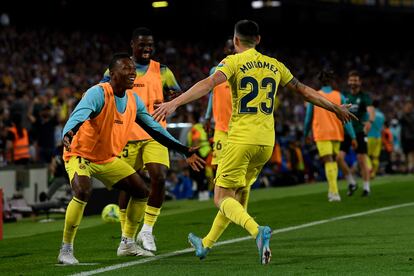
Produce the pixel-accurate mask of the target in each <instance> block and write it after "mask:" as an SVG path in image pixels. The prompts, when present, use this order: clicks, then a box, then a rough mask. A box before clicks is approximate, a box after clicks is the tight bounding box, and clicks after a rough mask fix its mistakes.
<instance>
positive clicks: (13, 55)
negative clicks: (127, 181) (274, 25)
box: [0, 27, 414, 197]
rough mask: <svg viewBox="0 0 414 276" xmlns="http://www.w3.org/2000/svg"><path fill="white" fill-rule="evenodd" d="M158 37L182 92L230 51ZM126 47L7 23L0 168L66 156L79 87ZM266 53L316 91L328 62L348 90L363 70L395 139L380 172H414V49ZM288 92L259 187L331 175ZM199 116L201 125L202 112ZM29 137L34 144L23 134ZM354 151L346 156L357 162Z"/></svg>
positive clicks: (114, 39) (189, 109)
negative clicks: (350, 76)
mask: <svg viewBox="0 0 414 276" xmlns="http://www.w3.org/2000/svg"><path fill="white" fill-rule="evenodd" d="M155 39H156V41H155V42H156V53H155V57H156V58H155V59H156V60H158V61H160V62H161V63H163V64H166V65H167V66H168V67H169V68H170V69H171V70H172V71H173V73H174V74H175V77H176V79H177V80H178V83H179V84H180V86H181V88H182V89H183V90H186V89H188V88H189V87H190V86H191V85H192V84H194V83H195V82H196V81H198V80H200V79H202V78H204V77H205V76H207V75H208V74H209V70H210V68H211V67H212V66H214V65H216V64H217V63H218V62H219V61H220V60H221V59H222V58H223V55H222V48H223V47H222V45H223V44H224V40H223V41H214V43H212V42H211V41H209V42H208V43H205V42H199V43H194V42H191V41H186V42H183V41H159V40H157V37H155ZM129 50H130V49H129V41H128V39H125V38H122V37H120V36H117V35H110V34H102V33H101V34H99V33H88V32H77V31H53V30H46V29H38V30H16V29H15V28H13V27H1V29H0V130H1V133H0V166H7V165H13V164H15V163H17V164H28V163H44V164H51V163H52V160H53V159H54V158H55V156H59V155H60V154H61V153H60V151H61V147H60V149H59V150H57V148H58V147H59V146H60V144H61V131H62V128H63V126H64V124H65V122H66V120H67V119H68V116H69V115H70V113H71V111H72V110H73V108H74V107H75V106H76V104H77V102H78V101H79V99H80V98H81V96H82V93H83V92H84V91H86V89H88V88H89V87H91V86H92V85H94V84H96V83H98V82H99V81H100V80H101V79H102V76H103V73H104V71H105V70H106V68H107V64H108V61H109V60H110V57H111V55H112V54H113V53H115V52H121V51H129ZM259 50H261V51H262V52H264V53H266V54H269V55H272V56H274V57H276V58H278V59H279V60H280V61H282V62H283V63H285V65H287V67H288V68H290V70H291V72H292V73H293V75H294V76H296V77H297V78H298V79H299V80H300V81H302V82H303V83H305V84H307V85H309V86H312V87H314V88H319V87H318V85H319V84H318V83H317V82H316V78H315V77H316V75H317V73H318V72H319V71H320V70H322V69H325V68H330V69H333V70H334V71H335V72H336V74H337V76H338V80H337V87H336V88H337V89H339V90H346V89H347V86H346V76H347V73H348V71H350V70H351V69H356V70H358V71H359V72H360V73H361V74H362V76H363V77H362V81H363V84H362V89H363V90H364V91H369V92H370V95H371V97H372V98H373V99H375V100H378V101H379V106H378V108H379V109H380V110H381V111H382V112H383V113H384V114H385V118H386V124H385V125H386V129H387V130H388V131H389V133H392V137H393V139H392V147H391V148H390V147H385V146H384V149H383V151H384V154H383V155H382V159H381V160H382V161H383V165H382V166H381V170H382V172H383V173H394V172H398V173H405V172H409V170H412V169H413V168H409V166H408V165H407V162H408V159H409V158H406V154H407V152H406V151H405V150H404V145H403V144H402V143H404V141H408V140H410V139H414V137H413V136H414V129H413V127H414V121H413V120H414V119H413V118H414V115H413V114H414V109H413V105H412V102H413V100H414V99H413V97H414V68H413V67H412V66H411V65H412V64H414V54H413V52H412V51H411V52H399V51H379V50H378V51H377V50H373V49H369V50H367V51H365V52H361V51H358V52H357V51H353V50H344V49H338V50H321V49H319V50H316V49H307V50H304V48H302V49H294V48H283V47H282V48H272V47H270V46H268V45H264V46H262V47H260V48H259ZM285 90H286V89H284V88H280V90H279V91H278V101H277V109H278V111H277V112H276V115H275V116H276V130H277V131H276V137H277V141H278V143H277V145H276V146H275V150H274V154H273V156H272V159H271V161H270V162H269V165H268V166H267V167H266V168H265V169H264V170H263V173H262V177H261V179H259V184H258V185H288V184H294V183H302V182H306V181H314V180H321V179H323V177H324V176H323V168H322V166H321V165H320V163H319V162H318V157H317V150H316V147H315V145H314V143H313V142H312V141H311V140H310V139H304V137H303V134H302V131H303V122H304V117H305V110H306V106H305V104H304V101H303V99H301V97H300V96H299V95H295V94H294V93H292V92H290V91H287V90H286V91H285ZM207 101H208V98H207V97H206V98H203V99H202V100H201V101H199V102H197V103H195V104H189V105H187V106H185V107H181V108H180V109H179V110H177V112H176V113H175V114H174V116H172V117H171V118H170V122H180V123H181V122H189V121H190V120H192V118H194V114H200V115H202V114H204V113H205V110H206V106H207ZM190 117H191V118H190ZM197 117H200V118H201V119H200V120H201V123H203V116H197ZM407 120H408V121H407ZM410 123H411V125H410ZM26 136H27V139H28V140H27V141H28V142H27V143H28V144H27V145H26V144H25V142H24V141H23V140H24V138H25V137H26ZM407 139H408V140H407ZM353 158H354V157H352V155H351V156H350V157H349V162H350V163H352V162H353ZM413 162H414V160H413ZM173 169H174V168H173ZM411 172H412V171H411ZM169 177H170V179H169V181H170V182H171V183H172V186H173V187H176V186H177V183H178V182H179V181H180V179H184V180H182V181H184V182H185V183H186V184H185V185H187V186H188V185H189V184H188V181H187V178H188V175H187V173H186V172H185V171H182V170H177V171H171V172H170V173H169ZM186 181H187V182H186ZM177 187H178V186H177ZM176 189H178V188H176ZM178 190H179V189H178ZM183 197H188V196H183Z"/></svg>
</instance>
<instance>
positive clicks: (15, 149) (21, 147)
mask: <svg viewBox="0 0 414 276" xmlns="http://www.w3.org/2000/svg"><path fill="white" fill-rule="evenodd" d="M6 152H7V161H8V162H9V163H11V164H16V165H27V164H28V163H29V161H30V153H29V134H28V132H27V129H26V128H24V127H23V126H22V116H21V114H19V113H14V114H13V115H12V126H11V127H10V128H9V129H8V133H7V144H6Z"/></svg>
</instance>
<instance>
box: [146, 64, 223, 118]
mask: <svg viewBox="0 0 414 276" xmlns="http://www.w3.org/2000/svg"><path fill="white" fill-rule="evenodd" d="M226 80H227V78H226V76H225V75H224V73H222V72H220V71H217V72H216V73H214V74H213V75H211V76H209V77H207V78H205V79H203V80H201V81H199V82H197V83H196V84H195V85H193V86H192V87H191V88H190V89H189V90H187V92H185V93H183V94H181V95H180V96H179V97H177V98H175V99H174V100H172V101H170V102H167V103H163V104H160V105H158V106H157V109H156V110H155V111H154V113H153V114H152V116H154V118H155V120H157V121H161V120H163V119H165V117H167V116H168V115H170V114H171V113H173V112H174V111H175V110H176V109H177V108H178V107H179V106H181V105H184V104H187V103H189V102H192V101H195V100H197V99H199V98H201V97H203V96H204V95H206V94H207V93H208V92H209V91H210V90H212V89H213V88H214V87H215V86H217V85H219V84H221V83H223V82H225V81H226Z"/></svg>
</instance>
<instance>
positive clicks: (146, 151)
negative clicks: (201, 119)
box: [102, 27, 181, 252]
mask: <svg viewBox="0 0 414 276" xmlns="http://www.w3.org/2000/svg"><path fill="white" fill-rule="evenodd" d="M131 48H132V59H133V60H134V61H135V66H136V72H137V77H136V78H135V81H134V86H133V88H132V90H133V92H134V93H136V94H137V95H138V96H139V97H140V98H141V100H142V101H143V102H144V105H145V107H146V109H147V111H148V112H150V113H151V112H152V111H153V110H154V104H155V103H161V102H163V101H164V93H165V94H166V95H165V96H169V95H171V94H172V93H176V92H180V91H181V88H180V86H179V85H178V83H177V81H176V79H175V77H174V74H173V73H172V71H171V70H170V69H169V68H168V67H167V66H165V65H163V64H160V63H159V62H157V61H155V60H153V59H152V56H153V53H154V37H153V34H152V32H151V30H149V29H147V28H143V27H140V28H137V29H135V30H134V31H133V33H132V38H131ZM109 80H110V76H109V74H108V71H107V72H105V75H104V79H103V80H102V82H106V81H109ZM161 125H162V126H163V127H164V128H166V126H167V124H166V122H165V121H162V122H161ZM120 158H121V159H123V160H124V161H126V162H127V163H128V164H129V165H131V167H133V168H134V169H135V170H137V171H139V170H141V169H145V170H147V171H148V173H149V176H150V182H151V190H150V194H149V197H148V202H147V207H146V209H145V215H144V224H143V226H142V228H141V231H140V232H139V234H138V237H137V239H138V241H139V242H140V243H141V244H142V247H143V248H144V249H146V250H149V251H153V252H155V251H157V247H156V244H155V240H154V236H153V234H152V233H153V227H154V225H155V222H156V221H157V218H158V216H159V214H160V212H161V206H162V203H163V202H164V197H165V178H166V175H167V170H168V167H169V165H170V160H169V153H168V149H167V148H166V147H164V146H162V145H161V144H160V143H158V142H157V141H156V140H154V139H153V138H152V137H151V136H150V135H149V134H148V133H147V132H145V130H144V129H143V128H142V127H140V126H138V125H137V124H134V125H133V126H132V131H131V133H130V135H129V137H128V144H127V145H126V146H125V148H124V149H123V151H122V152H121V154H120ZM128 201H129V195H128V194H127V193H125V192H123V191H121V193H120V195H119V207H120V222H121V229H122V228H123V225H124V222H125V210H126V207H127V205H128Z"/></svg>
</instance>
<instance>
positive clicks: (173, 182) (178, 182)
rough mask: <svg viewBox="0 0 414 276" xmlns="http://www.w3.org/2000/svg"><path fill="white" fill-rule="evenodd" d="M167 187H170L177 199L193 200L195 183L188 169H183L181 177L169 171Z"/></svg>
mask: <svg viewBox="0 0 414 276" xmlns="http://www.w3.org/2000/svg"><path fill="white" fill-rule="evenodd" d="M166 186H170V191H171V192H172V193H173V194H174V195H175V198H176V199H191V198H193V181H192V180H191V178H190V173H189V170H188V169H187V168H186V169H183V171H182V173H181V174H179V175H177V173H176V172H174V171H172V170H169V171H168V173H167V183H166ZM167 189H168V188H167Z"/></svg>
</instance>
